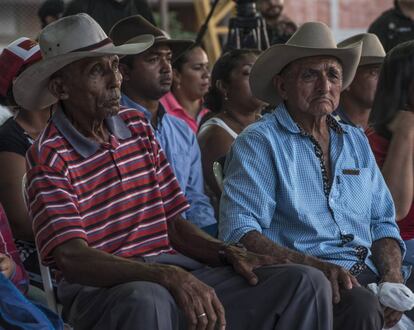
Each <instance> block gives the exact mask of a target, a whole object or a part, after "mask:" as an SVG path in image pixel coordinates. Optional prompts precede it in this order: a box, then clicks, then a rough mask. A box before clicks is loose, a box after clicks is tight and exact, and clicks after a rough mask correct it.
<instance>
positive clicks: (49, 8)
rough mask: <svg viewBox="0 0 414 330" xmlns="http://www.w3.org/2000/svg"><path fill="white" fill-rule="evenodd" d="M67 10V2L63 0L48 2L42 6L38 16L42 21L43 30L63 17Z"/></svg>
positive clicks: (49, 0) (47, 0)
mask: <svg viewBox="0 0 414 330" xmlns="http://www.w3.org/2000/svg"><path fill="white" fill-rule="evenodd" d="M64 10H65V2H64V1H63V0H46V1H44V2H43V3H42V5H41V6H40V8H39V10H38V12H37V16H38V17H39V19H40V24H41V25H42V29H43V28H44V27H45V26H46V25H48V24H50V23H52V22H54V21H56V20H58V19H59V18H61V17H62V15H63V11H64Z"/></svg>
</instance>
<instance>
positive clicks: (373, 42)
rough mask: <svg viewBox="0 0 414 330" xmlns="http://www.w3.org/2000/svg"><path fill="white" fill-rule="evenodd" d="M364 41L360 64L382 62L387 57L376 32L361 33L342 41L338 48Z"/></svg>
mask: <svg viewBox="0 0 414 330" xmlns="http://www.w3.org/2000/svg"><path fill="white" fill-rule="evenodd" d="M359 41H362V51H361V59H360V61H359V66H361V65H368V64H382V62H384V58H385V55H386V53H385V50H384V47H382V44H381V41H380V40H379V39H378V37H377V36H376V35H375V34H372V33H361V34H357V35H355V36H352V37H350V38H348V39H345V40H343V41H341V42H340V43H339V44H338V48H344V47H348V46H349V45H351V44H354V43H356V42H359Z"/></svg>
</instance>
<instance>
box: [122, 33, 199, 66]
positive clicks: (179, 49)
mask: <svg viewBox="0 0 414 330" xmlns="http://www.w3.org/2000/svg"><path fill="white" fill-rule="evenodd" d="M138 38H140V36H138V37H134V38H132V39H130V40H128V41H127V42H126V43H125V44H124V45H127V44H129V43H133V42H136V40H137V39H138ZM159 44H163V45H167V46H168V47H170V48H171V52H172V60H171V61H172V62H174V61H175V60H176V59H177V58H178V57H180V56H181V55H182V54H183V53H184V52H185V51H186V50H187V49H189V48H190V47H191V46H193V45H194V41H192V40H183V39H168V38H167V37H165V36H158V37H155V40H154V45H159Z"/></svg>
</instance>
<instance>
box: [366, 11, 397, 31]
mask: <svg viewBox="0 0 414 330" xmlns="http://www.w3.org/2000/svg"><path fill="white" fill-rule="evenodd" d="M400 16H401V15H400V14H399V13H398V11H397V9H396V8H390V9H388V10H386V11H384V12H383V13H382V14H381V15H380V16H378V17H377V19H375V20H374V21H373V22H372V23H371V25H370V27H369V29H368V32H375V31H376V29H381V28H382V29H384V28H387V29H388V23H389V22H390V21H391V20H395V19H397V18H400Z"/></svg>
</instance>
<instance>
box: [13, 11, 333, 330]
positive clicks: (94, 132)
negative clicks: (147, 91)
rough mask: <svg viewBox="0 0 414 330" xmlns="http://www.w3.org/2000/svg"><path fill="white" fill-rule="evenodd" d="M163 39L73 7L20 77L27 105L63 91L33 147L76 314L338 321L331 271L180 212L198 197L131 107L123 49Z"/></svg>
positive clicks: (243, 325) (31, 200) (269, 324)
mask: <svg viewBox="0 0 414 330" xmlns="http://www.w3.org/2000/svg"><path fill="white" fill-rule="evenodd" d="M153 40H154V39H153V37H148V36H145V35H142V36H139V37H137V38H134V43H131V44H127V45H125V46H119V47H115V46H114V45H113V44H112V41H111V40H110V39H109V38H108V37H107V36H106V34H105V33H104V32H103V31H102V29H101V28H100V26H99V25H98V24H97V23H96V22H95V21H94V20H93V19H92V18H90V17H89V16H88V15H86V14H79V15H75V16H68V17H65V18H62V19H60V20H58V21H56V22H54V23H52V24H50V25H48V26H47V27H46V28H45V29H44V30H43V31H42V32H41V34H40V37H39V43H40V48H41V50H42V53H43V56H44V59H43V61H41V62H38V64H35V65H33V66H32V67H30V68H29V69H28V70H26V71H25V72H24V73H23V74H22V75H21V76H19V78H18V79H17V80H16V81H15V85H14V95H15V98H16V101H17V103H19V104H21V105H23V106H26V105H33V104H35V105H37V106H39V107H40V108H42V107H44V106H46V105H49V104H51V103H55V102H57V105H56V109H55V112H54V114H53V117H52V118H51V120H50V122H49V124H48V126H47V127H46V129H45V131H44V132H43V133H42V135H41V136H40V137H39V139H38V140H37V141H36V142H35V144H34V145H33V146H32V147H31V149H29V151H28V154H27V163H28V172H27V185H26V190H27V195H28V206H29V213H30V216H31V218H32V220H33V229H34V232H35V237H36V243H37V247H38V249H39V252H40V255H41V258H42V261H43V263H44V264H46V265H54V266H56V267H57V268H58V270H59V272H60V274H61V278H62V280H61V281H60V283H59V288H58V296H59V298H60V301H61V303H62V304H63V307H64V311H63V312H64V315H66V316H67V317H68V319H69V321H70V322H71V323H72V324H73V326H74V327H75V329H87V330H91V329H96V330H98V329H99V330H104V329H111V330H114V329H122V330H133V329H134V330H135V329H163V330H169V329H183V328H186V327H185V324H188V328H189V329H224V328H225V327H226V324H227V325H228V326H229V328H232V329H257V328H258V329H269V330H270V329H298V330H309V329H312V330H329V329H331V327H332V322H333V321H332V320H333V317H332V306H331V304H332V302H331V298H330V286H329V282H328V281H327V280H326V278H325V277H324V275H323V274H322V273H321V272H319V271H317V270H315V269H313V268H311V267H306V266H301V265H281V266H267V267H261V266H262V265H270V264H273V263H277V262H278V261H279V259H278V258H274V257H271V256H264V255H259V254H254V253H251V252H247V251H246V250H245V249H243V248H241V247H238V246H233V245H226V244H224V243H223V242H221V241H218V240H216V239H214V238H212V237H210V236H208V235H207V234H204V233H203V232H201V231H200V230H199V229H198V228H196V227H195V226H194V225H192V224H191V223H189V222H188V221H186V220H184V219H183V218H181V217H180V216H179V214H181V213H182V212H184V211H185V210H186V209H187V208H188V203H187V201H186V199H185V198H184V195H183V194H182V192H181V190H180V187H179V184H178V182H177V180H176V178H175V176H174V174H173V171H172V169H171V167H170V165H169V163H168V161H167V160H166V157H165V154H164V152H163V150H162V148H160V146H159V144H158V142H157V140H156V139H155V136H154V133H153V130H152V129H151V126H150V124H149V123H148V121H147V120H146V118H145V116H144V115H143V114H141V113H140V112H139V111H137V110H135V109H130V108H121V109H120V107H119V98H120V85H121V74H120V72H119V70H118V56H116V55H115V54H119V55H127V54H137V53H140V52H143V51H145V50H146V49H148V48H149V47H150V46H151V45H152V42H153ZM27 108H29V109H33V107H32V106H30V107H29V106H27ZM178 251H179V252H178ZM207 265H209V266H207ZM220 266H221V267H220ZM297 315H301V317H297Z"/></svg>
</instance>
